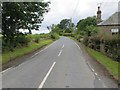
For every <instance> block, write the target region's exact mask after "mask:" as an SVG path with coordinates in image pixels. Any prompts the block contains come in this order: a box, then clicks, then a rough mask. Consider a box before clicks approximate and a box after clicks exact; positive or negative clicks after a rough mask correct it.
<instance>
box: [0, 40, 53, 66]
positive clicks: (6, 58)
mask: <svg viewBox="0 0 120 90" xmlns="http://www.w3.org/2000/svg"><path fill="white" fill-rule="evenodd" d="M52 42H53V40H51V39H49V40H42V41H40V42H39V43H32V44H30V45H29V46H27V47H23V48H16V49H15V50H14V51H13V52H11V51H9V52H5V53H3V54H2V60H1V61H0V63H2V64H4V63H7V62H8V61H10V60H12V59H14V58H16V57H18V56H22V55H25V54H27V53H29V52H32V51H34V50H36V49H38V48H41V47H43V46H45V45H48V44H50V43H52Z"/></svg>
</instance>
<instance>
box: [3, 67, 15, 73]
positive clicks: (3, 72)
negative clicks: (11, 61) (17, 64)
mask: <svg viewBox="0 0 120 90" xmlns="http://www.w3.org/2000/svg"><path fill="white" fill-rule="evenodd" d="M12 68H13V67H10V68H8V69H6V70H4V71H2V73H4V72H6V71H8V70H10V69H12Z"/></svg>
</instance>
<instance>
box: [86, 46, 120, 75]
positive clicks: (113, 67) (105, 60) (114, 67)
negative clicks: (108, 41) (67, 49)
mask: <svg viewBox="0 0 120 90" xmlns="http://www.w3.org/2000/svg"><path fill="white" fill-rule="evenodd" d="M87 50H88V52H89V53H90V54H91V55H92V56H93V57H94V58H95V59H97V61H98V62H100V63H101V64H102V65H104V66H105V67H106V68H107V69H108V70H110V72H111V73H112V75H114V76H117V77H120V73H119V71H118V70H119V69H118V68H119V67H118V66H119V65H120V63H118V62H116V61H113V60H112V59H110V58H109V57H107V56H105V55H103V54H102V53H100V52H98V51H95V50H93V49H91V48H87Z"/></svg>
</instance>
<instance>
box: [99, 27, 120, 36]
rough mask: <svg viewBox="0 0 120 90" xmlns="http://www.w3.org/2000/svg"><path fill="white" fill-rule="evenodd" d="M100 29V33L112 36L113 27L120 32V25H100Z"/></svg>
mask: <svg viewBox="0 0 120 90" xmlns="http://www.w3.org/2000/svg"><path fill="white" fill-rule="evenodd" d="M98 29H99V31H100V32H99V33H101V34H103V35H107V36H108V35H109V36H112V32H111V29H119V32H120V26H98Z"/></svg>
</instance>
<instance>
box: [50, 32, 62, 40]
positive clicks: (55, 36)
mask: <svg viewBox="0 0 120 90" xmlns="http://www.w3.org/2000/svg"><path fill="white" fill-rule="evenodd" d="M51 38H52V39H54V40H58V39H59V38H60V37H59V35H58V34H57V33H52V34H51Z"/></svg>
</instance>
